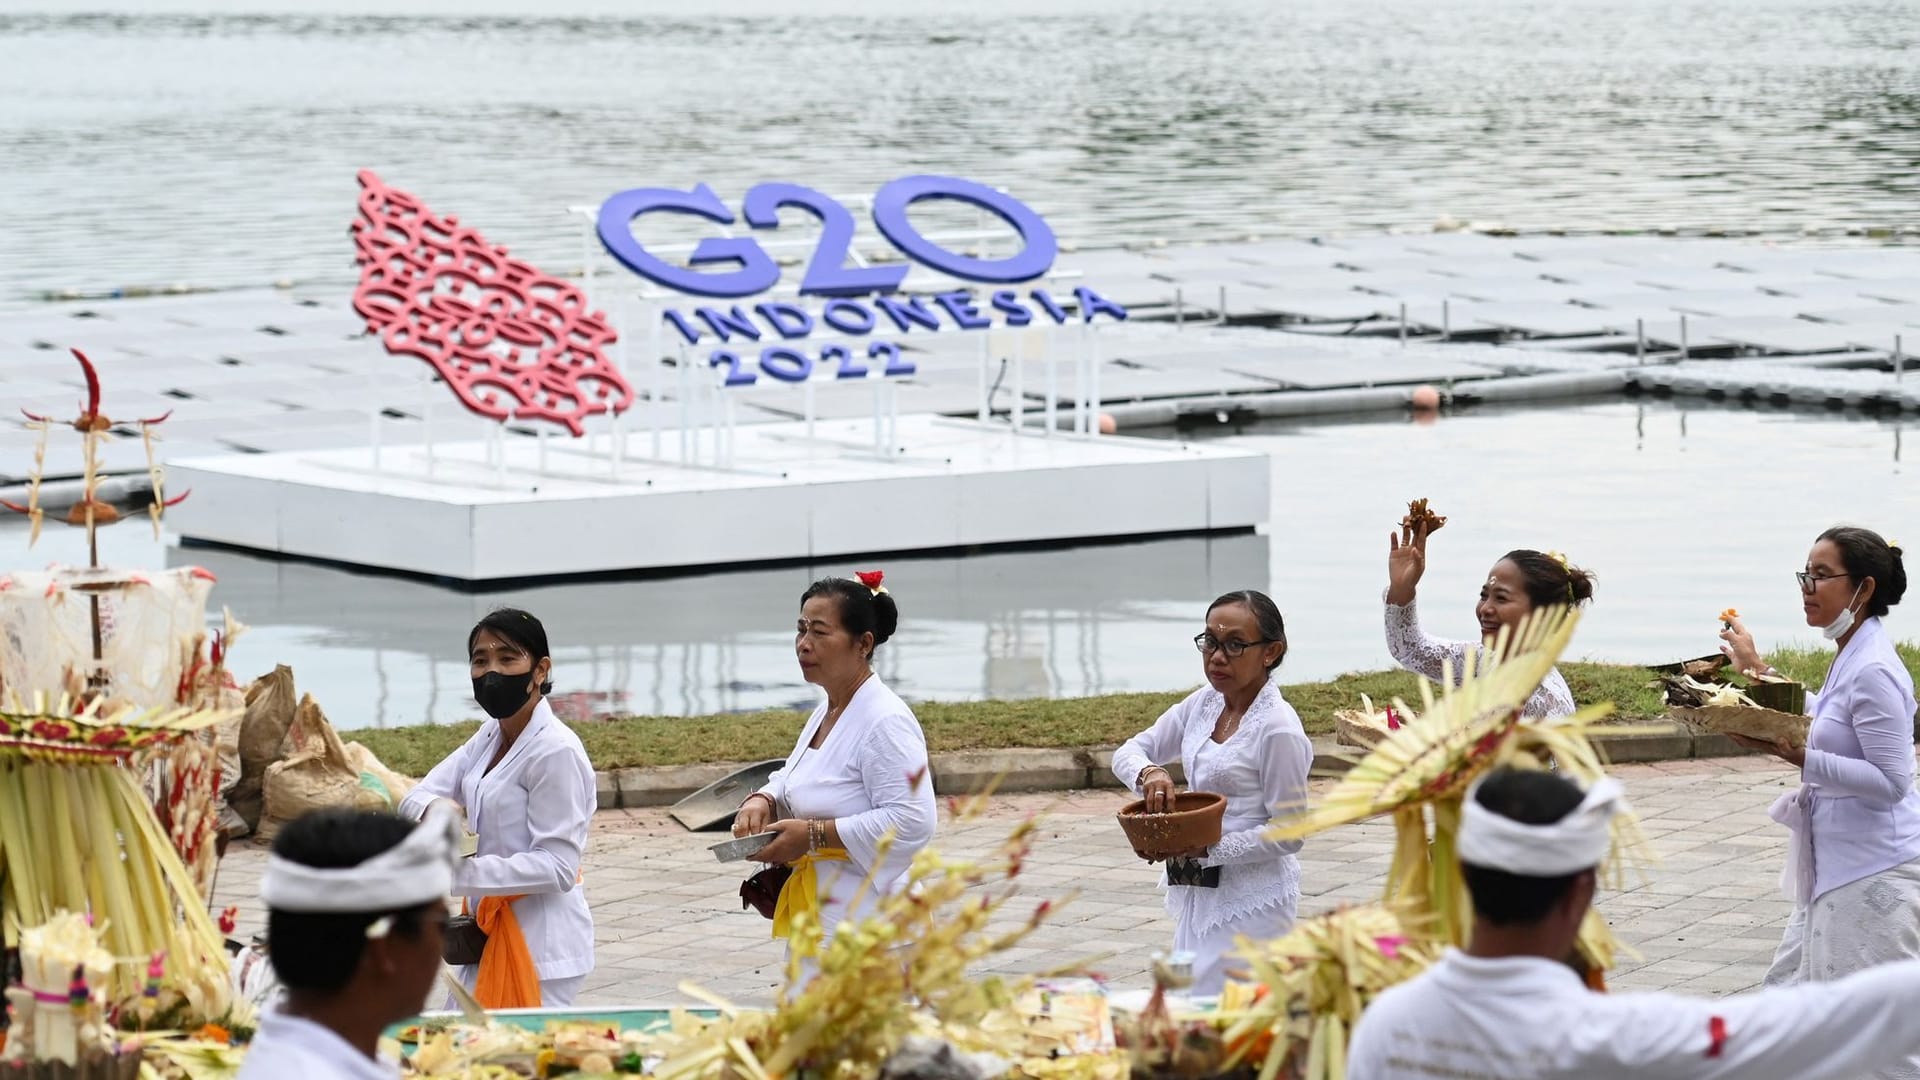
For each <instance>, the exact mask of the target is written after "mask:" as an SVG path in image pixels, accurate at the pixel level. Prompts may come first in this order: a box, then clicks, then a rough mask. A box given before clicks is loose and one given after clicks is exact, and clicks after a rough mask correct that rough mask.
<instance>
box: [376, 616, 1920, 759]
mask: <svg viewBox="0 0 1920 1080" xmlns="http://www.w3.org/2000/svg"><path fill="white" fill-rule="evenodd" d="M1900 654H1901V657H1902V658H1903V659H1904V660H1905V661H1906V663H1907V668H1908V670H1910V671H1913V672H1914V673H1915V677H1916V678H1917V679H1920V643H1908V644H1904V645H1901V646H1900ZM1831 658H1832V653H1830V652H1827V651H1825V650H1819V649H1786V650H1781V651H1779V652H1776V653H1773V654H1771V655H1770V656H1769V657H1768V661H1769V662H1770V663H1772V664H1773V665H1774V666H1775V667H1777V668H1779V669H1780V670H1781V672H1783V673H1785V674H1786V675H1788V676H1791V677H1792V678H1795V679H1799V680H1800V681H1802V682H1805V683H1807V684H1808V685H1809V686H1815V687H1817V686H1818V685H1819V683H1820V681H1821V680H1822V679H1823V678H1825V677H1826V671H1827V665H1828V663H1829V661H1830V660H1831ZM1560 672H1561V674H1563V675H1565V676H1566V678H1567V682H1568V684H1569V685H1570V686H1571V687H1572V689H1573V697H1574V700H1575V701H1578V702H1581V703H1582V704H1586V703H1591V702H1597V701H1611V702H1613V703H1614V709H1615V712H1616V714H1617V715H1618V716H1620V717H1621V718H1623V719H1627V720H1634V719H1650V718H1657V717H1661V716H1664V715H1665V712H1666V710H1665V708H1664V706H1663V705H1662V703H1661V698H1660V694H1659V692H1658V691H1657V690H1656V689H1655V688H1654V687H1653V686H1652V685H1651V684H1652V682H1653V676H1652V675H1651V674H1650V673H1649V672H1648V671H1647V669H1645V668H1641V667H1633V666H1629V665H1625V664H1578V663H1573V664H1562V665H1560ZM1419 682H1420V680H1419V679H1418V678H1417V677H1416V676H1414V675H1410V674H1408V673H1407V672H1404V671H1372V672H1363V673H1357V674H1351V675H1342V676H1340V677H1339V678H1337V679H1333V680H1331V681H1328V682H1313V683H1294V684H1291V685H1283V692H1284V693H1285V694H1286V696H1287V700H1288V701H1290V702H1292V703H1293V706H1294V708H1296V709H1298V710H1299V712H1300V718H1301V719H1302V720H1303V721H1304V722H1305V723H1306V726H1307V731H1308V732H1309V733H1310V734H1324V733H1327V732H1331V731H1332V730H1333V713H1334V710H1336V709H1346V708H1352V707H1354V706H1356V705H1357V704H1359V701H1360V695H1362V694H1365V695H1367V696H1368V697H1371V698H1372V699H1373V700H1374V701H1376V702H1382V703H1384V702H1387V701H1391V700H1392V699H1393V698H1395V697H1401V698H1404V699H1406V700H1407V701H1409V702H1418V701H1419V700H1420V689H1419ZM1184 696H1186V691H1170V692H1167V693H1154V694H1106V695H1102V696H1100V697H1087V698H1059V699H1045V698H1039V699H1032V700H1026V701H967V702H936V701H930V702H923V703H921V704H918V705H915V706H914V712H915V714H916V715H918V716H919V717H920V724H921V726H922V727H923V728H925V730H926V733H927V744H928V746H929V747H930V748H932V749H934V750H995V749H1004V748H1007V747H1081V746H1112V745H1114V744H1117V743H1121V742H1125V741H1126V740H1127V739H1128V738H1130V737H1132V736H1133V734H1134V733H1135V732H1138V731H1139V730H1140V729H1142V728H1144V727H1146V726H1147V725H1148V724H1150V723H1152V722H1153V720H1154V718H1155V717H1158V716H1159V715H1160V714H1161V713H1162V712H1164V711H1166V708H1167V706H1169V705H1172V704H1173V703H1174V702H1176V701H1178V700H1180V699H1181V698H1182V697H1184ZM805 718H806V716H805V714H804V713H800V712H794V711H790V710H785V709H779V710H768V711H764V712H752V713H728V714H723V715H719V716H695V717H672V716H632V717H626V718H623V719H618V720H602V721H594V722H591V723H581V724H575V725H573V727H574V730H575V731H577V732H579V733H580V740H581V741H582V742H583V743H585V744H586V747H587V755H588V756H589V757H591V758H592V759H593V763H594V766H595V767H596V768H601V769H620V768H627V767H630V766H636V765H686V764H692V763H696V762H705V761H753V760H759V759H762V758H777V757H783V756H785V755H786V753H787V751H789V750H791V749H793V739H794V736H795V735H796V734H797V733H798V731H799V726H800V723H801V721H803V720H804V719H805ZM478 726H479V725H477V724H473V723H466V724H445V725H426V726H420V727H405V728H386V729H370V730H366V731H356V732H353V733H352V735H351V736H350V737H351V738H354V739H357V740H359V741H360V742H361V743H364V744H365V745H366V746H367V748H368V749H370V750H372V751H373V752H374V753H375V754H377V755H379V757H380V759H381V760H382V761H384V762H386V763H387V765H388V766H390V767H391V768H393V769H396V770H398V771H400V772H402V773H404V774H406V775H408V776H423V775H425V774H426V771H427V770H428V769H431V768H432V767H433V766H434V764H435V763H436V762H438V761H439V760H440V759H441V758H444V757H446V756H447V755H448V754H449V753H451V752H453V750H454V749H455V748H456V747H458V746H459V745H460V744H461V743H463V742H465V741H466V739H467V738H468V736H470V735H472V734H473V732H474V730H475V729H476V728H477V727H478Z"/></svg>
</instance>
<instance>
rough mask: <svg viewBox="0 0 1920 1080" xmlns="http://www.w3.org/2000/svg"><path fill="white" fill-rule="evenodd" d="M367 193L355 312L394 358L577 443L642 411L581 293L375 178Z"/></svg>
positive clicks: (498, 413)
mask: <svg viewBox="0 0 1920 1080" xmlns="http://www.w3.org/2000/svg"><path fill="white" fill-rule="evenodd" d="M360 186H361V188H362V190H361V192H360V218H359V220H357V221H355V222H354V223H353V229H352V232H353V245H354V248H355V250H356V252H357V254H356V256H355V261H356V262H358V263H359V265H360V285H359V287H358V288H356V289H355V290H354V293H353V309H354V310H355V311H357V312H359V313H360V315H361V317H363V318H365V319H366V320H367V329H368V331H369V332H371V333H374V334H378V335H379V336H380V341H381V344H383V345H385V346H386V349H387V351H388V352H390V353H393V354H394V355H396V356H412V357H416V358H418V359H420V360H424V361H426V362H427V363H428V364H430V365H432V367H433V369H434V371H435V372H437V373H438V374H439V375H440V377H441V378H442V379H444V380H446V383H447V386H448V387H450V388H451V389H452V390H453V393H454V396H455V397H457V398H458V399H459V400H460V403H461V404H462V405H464V406H466V407H467V408H468V409H469V410H471V411H473V412H475V413H478V414H479V415H481V416H485V417H487V418H489V419H493V420H498V421H501V422H505V421H507V420H523V421H525V420H544V421H546V422H548V423H552V424H558V425H560V426H562V427H564V428H566V429H567V430H568V431H569V432H571V433H572V434H573V435H574V436H575V437H578V436H580V435H581V434H583V433H584V429H583V426H582V425H583V423H584V421H585V420H586V419H587V418H588V417H590V416H597V415H600V414H602V413H620V412H624V411H626V409H627V408H628V407H630V406H631V405H632V404H633V387H632V386H630V385H628V383H627V380H626V378H625V377H624V376H622V375H621V374H620V372H619V370H618V369H616V368H615V367H614V366H613V364H612V363H610V362H609V361H608V359H607V357H606V352H605V350H606V347H607V346H608V345H610V344H612V343H613V341H614V340H615V334H614V332H613V328H612V327H611V326H609V325H608V323H607V319H606V316H605V314H604V313H602V312H598V311H592V310H589V309H588V307H587V298H586V294H585V293H583V292H581V291H580V289H579V287H578V286H576V285H574V284H573V283H571V282H567V281H562V280H560V279H559V278H555V277H551V276H549V275H547V274H544V273H542V272H541V271H540V270H539V269H537V268H536V267H534V266H532V265H530V264H528V263H526V262H523V261H521V260H519V259H514V258H509V257H508V255H507V249H506V248H504V247H498V246H496V245H494V244H491V243H489V242H488V241H487V239H486V237H484V236H482V235H480V232H479V230H477V229H474V228H472V227H470V226H466V225H462V224H460V222H459V219H457V218H454V217H451V216H447V217H442V216H440V215H437V214H435V213H433V212H432V211H431V210H429V209H428V208H427V207H426V204H424V203H422V202H421V201H420V200H419V199H417V198H415V197H414V196H412V195H409V194H407V193H406V192H404V191H400V190H399V189H397V188H391V187H388V186H387V185H386V183H385V182H383V181H382V180H381V179H380V178H379V177H378V176H376V175H374V173H373V172H372V171H371V170H364V169H363V170H361V172H360Z"/></svg>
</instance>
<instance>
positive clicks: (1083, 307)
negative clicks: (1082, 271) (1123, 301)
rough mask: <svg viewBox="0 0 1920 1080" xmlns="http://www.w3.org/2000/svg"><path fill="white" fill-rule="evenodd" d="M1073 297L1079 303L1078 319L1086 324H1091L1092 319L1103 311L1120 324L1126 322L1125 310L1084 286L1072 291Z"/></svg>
mask: <svg viewBox="0 0 1920 1080" xmlns="http://www.w3.org/2000/svg"><path fill="white" fill-rule="evenodd" d="M1073 295H1074V298H1075V299H1077V300H1079V301H1080V317H1081V318H1082V319H1085V320H1086V321H1088V322H1092V321H1093V317H1094V316H1095V315H1098V314H1100V313H1101V312H1103V311H1104V312H1106V313H1107V314H1108V315H1111V316H1113V317H1114V318H1115V319H1118V320H1120V321H1121V322H1126V321H1127V309H1126V308H1123V307H1121V306H1120V305H1119V304H1116V303H1114V302H1113V301H1111V300H1109V299H1107V298H1106V297H1104V296H1101V295H1100V294H1099V293H1097V292H1094V291H1093V290H1092V289H1089V288H1087V287H1086V286H1085V285H1082V286H1080V287H1079V288H1077V289H1075V290H1073Z"/></svg>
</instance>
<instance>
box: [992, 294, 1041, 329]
mask: <svg viewBox="0 0 1920 1080" xmlns="http://www.w3.org/2000/svg"><path fill="white" fill-rule="evenodd" d="M993 309H994V310H995V311H1003V312H1005V313H1006V315H1007V325H1008V326H1025V325H1027V324H1028V323H1030V322H1032V321H1033V312H1031V311H1028V310H1027V307H1026V305H1025V304H1022V303H1021V302H1020V294H1019V293H1016V292H1014V291H1013V290H1012V289H1001V290H1000V291H999V292H997V293H994V294H993Z"/></svg>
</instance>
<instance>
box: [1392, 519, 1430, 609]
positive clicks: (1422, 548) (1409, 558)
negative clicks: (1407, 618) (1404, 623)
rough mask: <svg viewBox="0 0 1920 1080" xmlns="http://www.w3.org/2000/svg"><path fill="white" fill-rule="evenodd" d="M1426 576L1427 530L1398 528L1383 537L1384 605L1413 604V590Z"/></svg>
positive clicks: (1418, 526) (1405, 526)
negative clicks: (1385, 568)
mask: <svg viewBox="0 0 1920 1080" xmlns="http://www.w3.org/2000/svg"><path fill="white" fill-rule="evenodd" d="M1426 572H1427V528H1426V526H1425V525H1413V526H1408V525H1402V526H1401V527H1400V531H1399V532H1393V533H1388V534H1387V603H1389V604H1393V605H1394V606H1396V607H1398V606H1401V605H1405V604H1411V603H1413V596H1414V588H1415V586H1417V585H1419V584H1420V575H1422V574H1424V573H1426Z"/></svg>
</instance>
